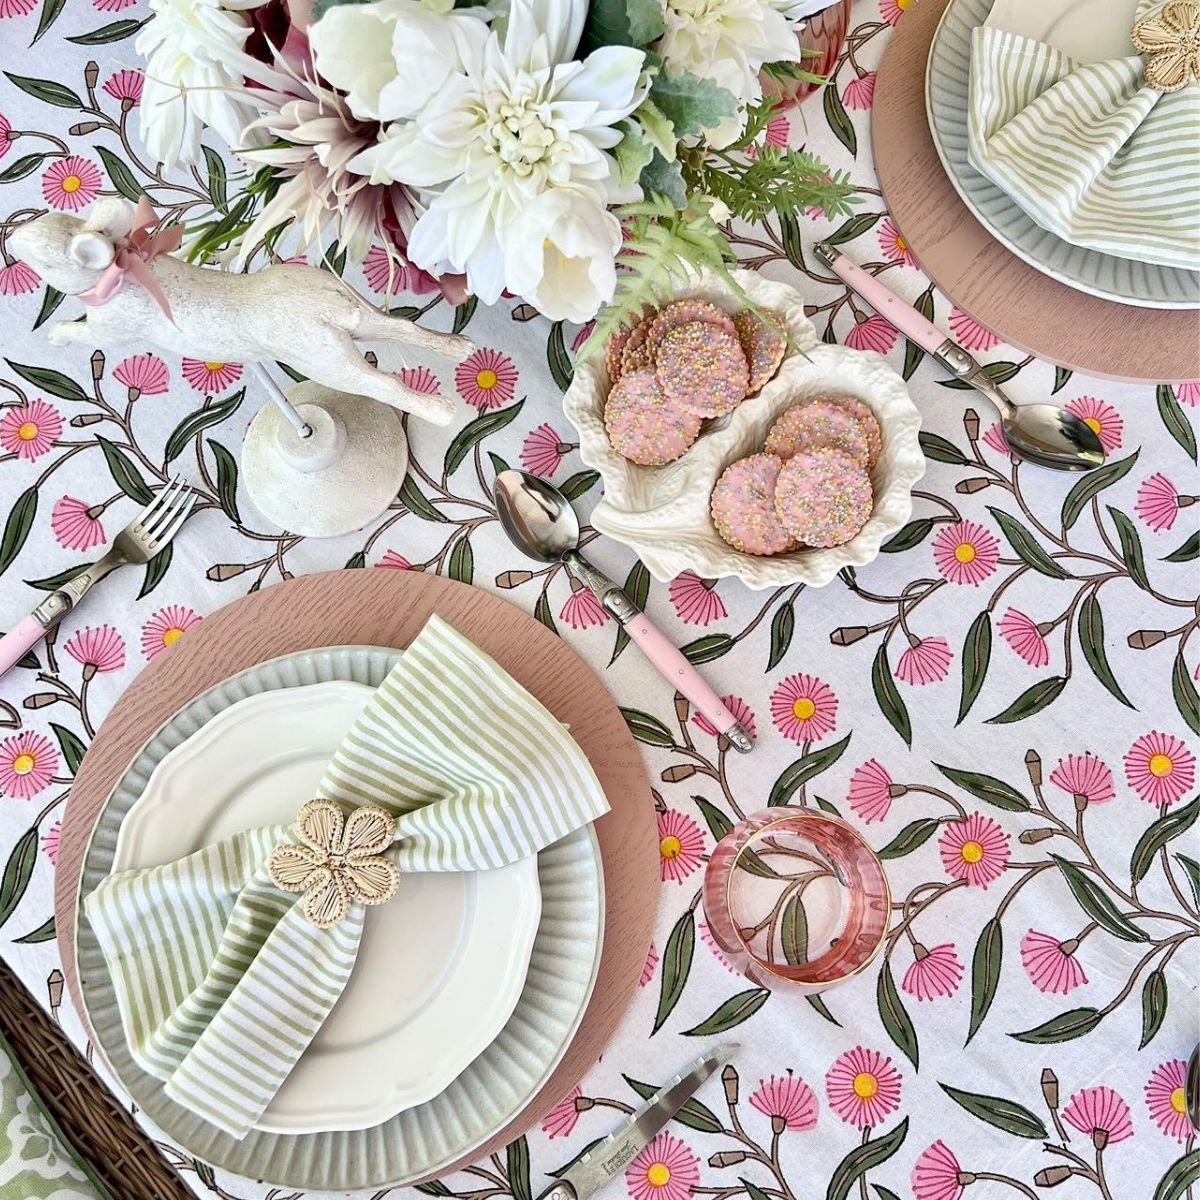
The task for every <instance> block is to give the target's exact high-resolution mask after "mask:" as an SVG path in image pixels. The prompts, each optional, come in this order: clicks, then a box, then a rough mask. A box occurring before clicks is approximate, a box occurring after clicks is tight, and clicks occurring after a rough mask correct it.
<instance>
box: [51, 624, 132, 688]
mask: <svg viewBox="0 0 1200 1200" xmlns="http://www.w3.org/2000/svg"><path fill="white" fill-rule="evenodd" d="M64 649H65V650H66V652H67V653H68V654H69V655H70V656H71V657H72V658H73V659H74V660H75V661H76V662H77V663H82V664H83V677H84V679H91V677H92V676H93V675H96V674H100V675H107V674H109V673H111V672H112V671H119V670H120V669H121V668H122V667H123V666H124V665H125V639H124V638H122V637H121V635H120V634H119V633H118V632H117V631H116V630H115V629H114V628H113V627H112V626H111V625H96V626H91V625H89V626H88V627H87V628H85V629H80V630H79V631H78V632H77V633H75V634H73V635H72V637H71V640H70V641H68V642H67V644H66V646H65V647H64Z"/></svg>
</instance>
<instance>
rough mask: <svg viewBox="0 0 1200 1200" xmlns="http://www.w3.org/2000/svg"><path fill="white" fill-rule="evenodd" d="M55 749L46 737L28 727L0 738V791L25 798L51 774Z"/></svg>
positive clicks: (56, 758) (39, 788) (56, 754)
mask: <svg viewBox="0 0 1200 1200" xmlns="http://www.w3.org/2000/svg"><path fill="white" fill-rule="evenodd" d="M57 770H58V751H57V750H55V748H54V746H53V744H52V743H51V741H50V739H49V738H47V737H44V736H43V735H42V734H40V733H33V732H32V731H28V732H26V733H18V734H17V735H16V736H14V737H9V738H5V739H4V741H2V742H0V795H3V796H15V797H16V798H17V799H18V800H28V799H29V798H30V797H31V796H36V795H37V794H38V792H40V791H42V790H43V789H44V788H45V787H46V785H47V784H48V783H49V782H50V780H51V779H53V778H54V773H55V771H57Z"/></svg>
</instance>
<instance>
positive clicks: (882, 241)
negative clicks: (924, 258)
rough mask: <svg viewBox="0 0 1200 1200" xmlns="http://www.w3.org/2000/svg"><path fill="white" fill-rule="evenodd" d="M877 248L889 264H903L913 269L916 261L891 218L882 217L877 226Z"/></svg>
mask: <svg viewBox="0 0 1200 1200" xmlns="http://www.w3.org/2000/svg"><path fill="white" fill-rule="evenodd" d="M879 248H880V249H881V250H882V251H883V257H884V258H886V259H887V260H888V261H889V262H898V263H903V264H904V265H905V266H906V267H915V266H916V265H917V260H916V259H915V258H914V257H913V252H912V251H911V250H910V249H909V248H908V242H907V241H905V239H904V235H903V234H902V233H901V232H900V230H899V229H897V228H896V222H895V221H893V220H892V218H891V217H884V219H883V221H882V222H881V223H880V226H879Z"/></svg>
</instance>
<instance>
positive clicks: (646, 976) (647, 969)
mask: <svg viewBox="0 0 1200 1200" xmlns="http://www.w3.org/2000/svg"><path fill="white" fill-rule="evenodd" d="M657 966H658V947H657V946H656V945H655V944H654V943H653V942H651V943H650V948H649V949H648V950H647V951H646V961H645V962H644V963H643V964H642V977H641V978H640V979H639V980H638V987H645V986H646V984H648V983H649V982H650V980H652V979H653V978H654V968H655V967H657Z"/></svg>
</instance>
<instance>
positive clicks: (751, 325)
mask: <svg viewBox="0 0 1200 1200" xmlns="http://www.w3.org/2000/svg"><path fill="white" fill-rule="evenodd" d="M764 317H765V320H764ZM733 325H734V328H735V329H736V331H737V335H738V340H739V341H740V342H741V343H742V350H743V352H744V353H745V355H746V361H747V363H749V364H750V383H749V386H748V388H747V391H748V392H749V393H750V394H751V395H753V394H754V393H755V392H757V391H758V390H759V389H760V388H761V387H762V386H763V385H764V384H765V383H767V382H769V381H770V380H771V379H772V378H773V377H774V375H775V372H776V371H778V370H779V364H780V363H781V362H783V356H784V354H785V353H786V351H787V335H786V334H785V333H784V323H783V317H781V316H780V315H779V314H778V313H777V312H774V311H773V310H771V309H764V310H763V316H761V317H760V316H759V315H758V313H756V312H753V311H751V310H750V309H748V308H746V309H743V310H742V311H741V312H739V313H738V314H737V315H736V316H735V317H734V318H733Z"/></svg>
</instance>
